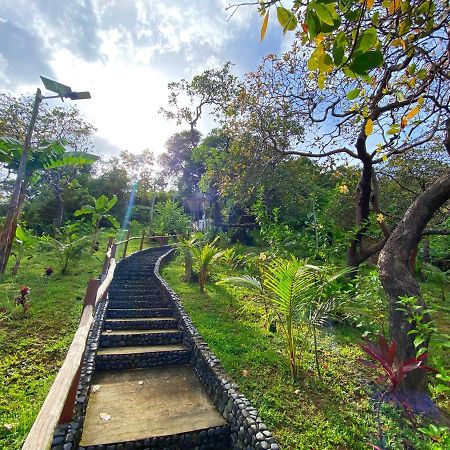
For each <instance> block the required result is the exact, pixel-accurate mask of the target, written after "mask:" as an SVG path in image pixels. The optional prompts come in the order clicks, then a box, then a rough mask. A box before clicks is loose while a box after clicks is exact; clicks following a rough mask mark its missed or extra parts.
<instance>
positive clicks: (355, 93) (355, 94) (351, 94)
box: [346, 88, 361, 100]
mask: <svg viewBox="0 0 450 450" xmlns="http://www.w3.org/2000/svg"><path fill="white" fill-rule="evenodd" d="M360 92H361V89H358V88H356V89H353V90H351V91H350V92H349V93H348V94H347V95H346V97H347V100H355V98H357V97H358V95H359V93H360Z"/></svg>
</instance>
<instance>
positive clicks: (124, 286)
mask: <svg viewBox="0 0 450 450" xmlns="http://www.w3.org/2000/svg"><path fill="white" fill-rule="evenodd" d="M163 253H164V250H163V249H154V250H147V251H144V252H140V253H137V254H134V255H131V256H130V257H128V258H126V259H125V260H123V261H121V262H120V263H119V264H118V265H117V268H116V271H115V274H114V279H113V281H112V284H111V287H110V289H109V303H108V306H107V310H106V315H105V320H104V323H103V329H102V331H101V335H100V340H99V348H98V350H97V354H96V357H95V372H94V373H93V377H92V383H91V386H92V388H91V393H90V397H89V401H88V405H87V411H86V416H85V420H84V426H83V432H82V436H81V442H80V447H79V448H80V449H86V450H100V449H103V450H106V449H107V450H112V449H114V450H123V449H134V448H139V449H147V448H148V449H150V448H160V449H174V450H175V449H201V450H207V449H211V450H212V449H215V450H222V449H223V450H226V449H230V448H231V444H230V430H229V427H228V425H227V424H226V422H225V420H224V418H223V416H222V415H221V414H220V413H219V412H218V411H217V410H216V409H215V407H214V405H213V404H212V402H211V400H210V399H209V397H208V395H207V393H206V391H205V390H204V388H203V386H202V384H201V383H200V381H199V380H198V378H197V376H196V375H195V372H194V371H193V369H192V367H191V366H190V361H191V348H190V347H189V345H188V344H187V341H186V340H185V336H184V335H183V332H182V330H181V329H180V327H179V324H178V321H177V319H176V317H175V315H174V305H173V303H171V302H172V300H170V299H169V298H167V297H165V296H164V295H163V294H162V289H161V285H160V281H159V280H158V279H157V278H156V277H155V275H154V266H155V263H156V261H157V259H158V258H159V257H160V256H161V254H163Z"/></svg>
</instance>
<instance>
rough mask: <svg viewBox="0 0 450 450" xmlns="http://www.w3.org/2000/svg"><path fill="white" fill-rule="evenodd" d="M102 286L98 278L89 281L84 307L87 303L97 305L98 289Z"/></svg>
mask: <svg viewBox="0 0 450 450" xmlns="http://www.w3.org/2000/svg"><path fill="white" fill-rule="evenodd" d="M99 287H100V280H98V279H96V278H91V279H90V280H89V281H88V285H87V288H86V294H85V295H84V305H83V308H84V307H85V306H86V305H92V306H93V305H95V299H96V297H97V291H98V288H99Z"/></svg>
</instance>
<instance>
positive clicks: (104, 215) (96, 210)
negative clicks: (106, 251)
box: [74, 195, 120, 247]
mask: <svg viewBox="0 0 450 450" xmlns="http://www.w3.org/2000/svg"><path fill="white" fill-rule="evenodd" d="M116 203H117V197H116V196H115V195H114V196H113V197H112V198H111V199H109V200H108V197H106V195H101V196H100V197H99V198H97V199H96V200H95V202H94V206H92V205H84V206H82V207H81V208H80V209H78V210H77V211H75V212H74V216H75V217H79V216H85V215H87V216H91V222H92V226H93V227H94V238H93V242H92V246H93V247H94V246H95V244H96V242H97V235H98V230H99V229H100V224H101V221H102V220H106V221H108V222H110V223H111V225H112V226H113V227H114V228H119V226H120V224H119V222H118V220H117V219H116V218H115V217H114V216H112V215H111V214H108V211H110V210H111V208H112V207H113V206H114V205H115V204H116Z"/></svg>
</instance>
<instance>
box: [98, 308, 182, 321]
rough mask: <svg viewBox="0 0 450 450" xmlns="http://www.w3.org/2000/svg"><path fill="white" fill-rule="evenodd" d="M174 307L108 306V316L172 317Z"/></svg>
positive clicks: (111, 317) (109, 317) (110, 317)
mask: <svg viewBox="0 0 450 450" xmlns="http://www.w3.org/2000/svg"><path fill="white" fill-rule="evenodd" d="M172 313H173V309H172V308H108V310H107V311H106V317H107V318H108V319H113V318H126V317H147V318H148V317H171V316H172Z"/></svg>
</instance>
